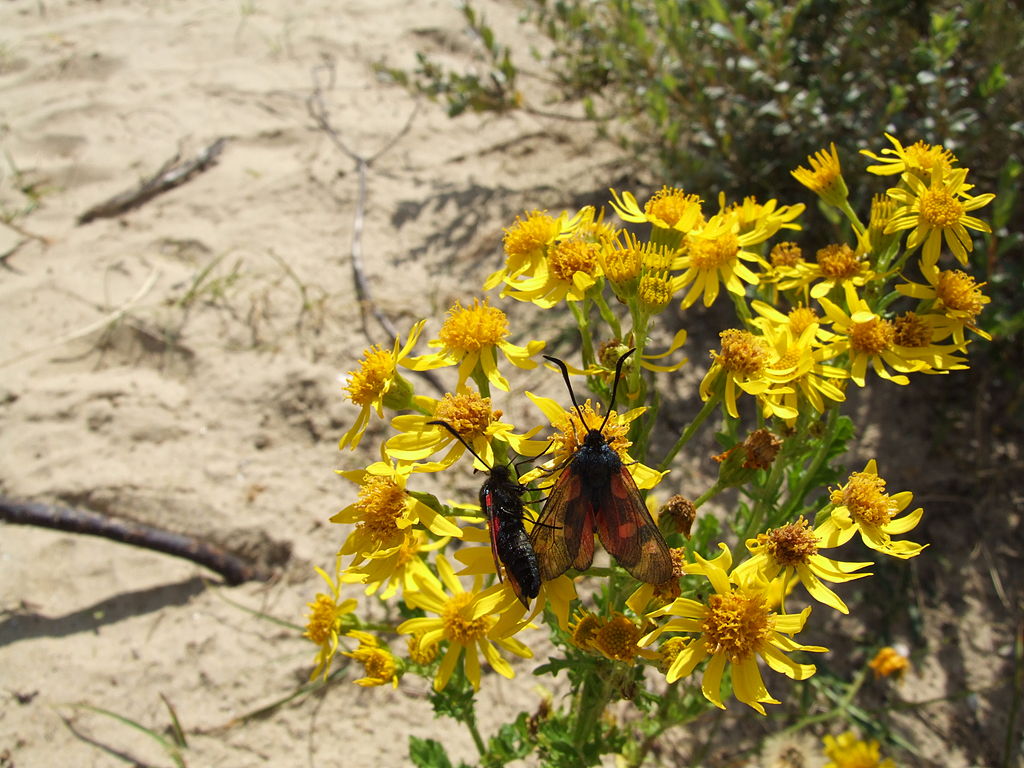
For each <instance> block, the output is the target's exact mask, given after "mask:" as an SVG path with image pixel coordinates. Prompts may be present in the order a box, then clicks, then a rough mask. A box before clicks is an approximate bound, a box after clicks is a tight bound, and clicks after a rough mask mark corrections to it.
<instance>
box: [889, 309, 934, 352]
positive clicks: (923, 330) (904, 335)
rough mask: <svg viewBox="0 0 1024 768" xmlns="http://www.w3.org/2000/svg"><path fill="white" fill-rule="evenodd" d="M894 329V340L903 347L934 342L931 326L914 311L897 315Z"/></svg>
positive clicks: (924, 345)
mask: <svg viewBox="0 0 1024 768" xmlns="http://www.w3.org/2000/svg"><path fill="white" fill-rule="evenodd" d="M893 329H894V330H895V334H894V335H893V342H894V343H895V344H897V345H899V346H901V347H927V346H928V345H929V344H931V343H932V331H931V328H929V327H928V324H927V323H926V322H925V321H924V320H922V319H921V318H920V317H918V316H917V315H916V314H915V313H913V312H905V313H904V314H902V315H901V316H900V317H897V318H896V320H895V321H894V323H893Z"/></svg>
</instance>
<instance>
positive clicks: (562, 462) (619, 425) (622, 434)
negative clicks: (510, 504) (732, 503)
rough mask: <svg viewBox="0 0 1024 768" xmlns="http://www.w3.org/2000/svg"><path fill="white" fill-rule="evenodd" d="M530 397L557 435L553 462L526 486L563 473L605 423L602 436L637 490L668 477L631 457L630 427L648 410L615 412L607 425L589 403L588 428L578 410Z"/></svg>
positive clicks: (585, 405) (539, 469) (552, 449)
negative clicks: (587, 441) (533, 481)
mask: <svg viewBox="0 0 1024 768" xmlns="http://www.w3.org/2000/svg"><path fill="white" fill-rule="evenodd" d="M526 396H527V397H528V398H530V399H531V400H532V401H533V403H534V405H536V406H537V407H538V408H540V410H541V411H542V412H543V414H544V415H545V416H546V417H547V418H548V421H550V422H551V426H552V427H554V428H555V429H556V430H557V432H556V434H555V435H554V436H553V437H552V438H551V447H550V449H549V450H548V451H547V453H548V454H551V457H552V458H551V459H550V460H549V461H547V462H546V463H545V464H544V465H543V466H541V467H536V468H535V469H533V470H531V471H530V472H527V473H526V474H525V475H523V477H522V478H520V479H521V481H522V482H529V481H530V480H533V479H535V478H537V477H539V476H541V475H548V476H551V473H552V472H553V471H557V470H561V469H563V468H564V467H565V466H566V465H567V464H568V463H569V460H570V459H571V458H572V457H573V456H575V455H576V451H577V450H579V448H580V446H582V445H583V440H584V438H585V437H586V436H587V432H588V431H589V430H590V429H597V428H598V427H600V426H601V423H602V422H604V431H603V432H602V434H603V435H604V437H605V439H606V440H607V441H608V444H609V445H610V446H611V448H612V450H613V451H615V452H616V453H617V454H619V458H621V459H622V463H623V465H625V466H626V468H627V469H628V470H629V473H630V474H631V475H632V476H633V480H634V481H635V482H636V486H637V488H641V489H644V490H650V489H651V488H653V487H654V486H656V485H657V484H658V483H660V482H661V479H662V478H663V477H664V476H665V474H667V473H665V472H658V471H657V470H655V469H652V468H651V467H648V466H646V465H644V464H641V463H640V462H638V461H634V460H633V459H632V458H631V457H630V455H629V453H628V450H629V446H630V445H631V443H630V442H629V440H628V439H627V437H626V435H627V434H628V433H629V425H630V424H631V423H632V422H633V421H634V420H635V419H637V418H639V417H640V416H641V415H642V414H643V413H644V411H646V410H647V408H646V407H642V408H634V409H633V410H631V411H628V412H627V413H621V414H620V413H618V412H616V411H612V412H611V413H610V414H609V416H608V419H607V421H605V418H604V417H603V416H601V415H600V414H599V413H597V412H596V411H595V410H594V407H593V406H592V405H591V403H590V400H589V399H587V401H586V402H585V403H583V404H582V406H581V407H582V410H583V417H584V418H585V419H586V424H581V423H580V417H579V414H577V413H576V410H575V409H573V410H571V411H568V410H565V409H564V408H562V406H561V405H559V404H558V403H557V402H556V401H554V400H552V399H550V398H547V397H540V396H538V395H535V394H533V393H532V392H527V393H526ZM551 479H552V480H554V481H557V475H556V476H554V477H551Z"/></svg>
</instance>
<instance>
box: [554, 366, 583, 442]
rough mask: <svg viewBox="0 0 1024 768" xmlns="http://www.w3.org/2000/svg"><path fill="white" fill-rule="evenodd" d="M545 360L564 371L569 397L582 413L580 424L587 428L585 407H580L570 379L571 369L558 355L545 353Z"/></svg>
mask: <svg viewBox="0 0 1024 768" xmlns="http://www.w3.org/2000/svg"><path fill="white" fill-rule="evenodd" d="M544 359H545V360H550V361H551V362H552V363H554V364H555V365H557V366H558V367H559V369H561V371H562V378H563V379H564V380H565V386H566V387H568V388H569V397H570V398H572V404H573V405H575V406H576V413H578V414H579V415H580V426H582V427H583V428H584V429H586V428H587V420H586V419H585V418H583V409H582V408H580V404H579V403H577V402H576V393H575V392H573V391H572V383H571V382H570V381H569V369H568V368H566V367H565V363H563V362H562V361H561V360H559V359H558V358H557V357H551V356H550V355H544Z"/></svg>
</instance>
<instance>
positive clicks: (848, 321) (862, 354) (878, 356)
mask: <svg viewBox="0 0 1024 768" xmlns="http://www.w3.org/2000/svg"><path fill="white" fill-rule="evenodd" d="M818 302H819V303H820V304H821V306H822V308H823V309H824V310H825V314H826V315H828V319H829V320H831V321H832V329H833V330H834V331H836V332H837V333H838V334H839V335H838V336H837V337H836V339H835V340H833V341H832V342H831V343H830V344H828V345H827V346H826V347H825V349H826V350H827V354H829V355H830V356H833V357H835V356H838V355H841V354H843V353H844V352H846V353H848V354H849V357H850V362H849V366H850V378H851V379H853V381H854V382H855V383H856V384H857V386H858V387H863V386H864V383H865V377H866V376H867V370H868V364H869V363H870V364H871V367H872V368H873V369H874V371H875V373H876V374H878V375H879V376H881V377H882V378H883V379H888V380H889V381H891V382H893V383H894V384H908V383H910V380H909V379H908V378H907V377H906V376H904V375H903V374H904V373H911V372H913V371H920V370H921V369H923V368H925V367H926V366H927V364H926V363H924V362H923V361H921V360H913V359H907V358H906V357H904V356H903V354H901V351H900V350H899V349H898V348H897V346H896V328H895V326H894V325H893V323H892V321H890V320H886V319H884V318H882V317H880V316H879V315H877V314H875V313H874V312H872V311H871V309H870V308H869V307H868V304H867V302H866V301H864V300H863V299H862V298H860V297H859V296H857V294H856V291H855V290H854V289H853V286H852V285H848V286H847V290H846V302H847V305H848V306H849V307H850V312H849V314H847V313H846V312H845V311H844V310H843V309H841V308H840V307H839V306H838V305H837V304H833V303H832V302H831V301H829V300H828V299H826V298H824V297H822V298H820V299H818ZM886 365H888V366H889V367H891V368H892V369H893V370H895V371H898V373H896V374H893V373H890V372H889V370H888V369H887V368H886Z"/></svg>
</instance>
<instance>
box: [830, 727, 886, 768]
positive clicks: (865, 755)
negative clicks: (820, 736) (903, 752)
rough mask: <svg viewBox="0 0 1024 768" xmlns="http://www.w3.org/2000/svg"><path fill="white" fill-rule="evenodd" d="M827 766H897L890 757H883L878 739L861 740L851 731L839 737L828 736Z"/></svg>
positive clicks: (843, 767) (870, 767)
mask: <svg viewBox="0 0 1024 768" xmlns="http://www.w3.org/2000/svg"><path fill="white" fill-rule="evenodd" d="M824 741H825V757H827V758H829V762H828V763H826V764H825V768H896V763H894V762H893V761H892V760H890V759H889V758H888V757H887V758H885V759H882V757H881V755H880V752H879V747H878V742H877V741H861V740H860V739H858V738H857V737H856V736H854V735H853V733H851V732H850V731H847V732H846V733H844V734H841V735H840V736H838V737H835V736H826V737H825V739H824Z"/></svg>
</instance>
